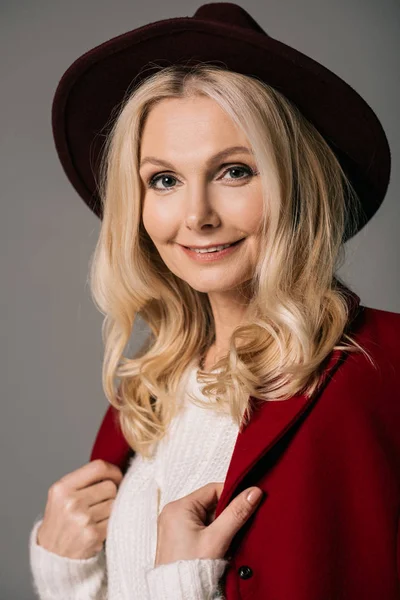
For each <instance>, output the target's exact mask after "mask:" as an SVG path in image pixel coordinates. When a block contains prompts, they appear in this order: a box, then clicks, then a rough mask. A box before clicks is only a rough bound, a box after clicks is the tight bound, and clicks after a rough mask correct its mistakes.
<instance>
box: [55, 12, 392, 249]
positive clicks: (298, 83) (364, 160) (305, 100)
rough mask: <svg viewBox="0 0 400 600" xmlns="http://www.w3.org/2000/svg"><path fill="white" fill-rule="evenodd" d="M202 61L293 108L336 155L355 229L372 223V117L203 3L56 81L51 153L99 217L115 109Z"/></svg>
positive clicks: (96, 54)
mask: <svg viewBox="0 0 400 600" xmlns="http://www.w3.org/2000/svg"><path fill="white" fill-rule="evenodd" d="M160 57H161V58H160ZM199 61H205V62H207V63H208V64H216V65H218V66H220V67H221V66H222V67H225V68H227V69H229V70H231V71H236V72H238V73H242V74H244V75H249V76H254V77H256V78H258V79H261V80H262V81H264V82H266V83H267V84H269V85H271V86H272V87H274V88H275V89H277V90H278V91H279V92H281V93H282V94H284V95H285V96H286V97H287V98H289V100H291V101H292V102H293V103H294V104H296V106H297V107H298V108H299V109H300V111H301V112H302V113H303V115H304V116H305V117H307V119H308V120H309V121H311V122H312V123H313V125H314V126H315V127H316V129H317V130H318V131H319V132H320V133H321V135H322V136H323V137H324V138H325V140H326V141H327V143H328V144H329V146H330V147H331V149H332V150H333V151H334V152H335V154H336V156H337V157H338V159H339V161H340V163H341V165H342V168H343V170H344V171H345V173H346V175H347V176H348V178H349V179H350V181H351V183H352V185H353V187H354V189H355V191H356V192H357V194H358V196H359V198H360V200H361V202H362V206H363V210H364V215H361V217H360V219H359V222H358V226H357V229H356V232H357V231H359V230H360V229H361V228H362V227H363V226H364V225H365V224H366V223H367V222H368V221H369V220H370V219H371V217H372V216H373V215H374V214H375V213H376V211H377V210H378V208H379V206H380V205H381V204H382V202H383V199H384V197H385V194H386V191H387V188H388V185H389V178H390V162H391V160H390V149H389V145H388V141H387V138H386V135H385V132H384V130H383V128H382V125H381V123H380V122H379V120H378V118H377V116H376V115H375V113H374V112H373V110H372V109H371V107H370V106H369V105H368V104H367V103H366V102H365V100H363V98H361V96H360V95H359V94H358V93H357V92H356V91H355V90H354V89H353V88H352V87H351V86H350V85H348V84H347V83H345V82H344V81H343V80H342V79H341V78H340V77H338V76H337V75H335V74H334V73H332V71H330V70H328V69H327V68H325V67H323V66H322V65H321V64H319V63H318V62H316V61H315V60H313V59H311V58H309V57H307V56H306V55H304V54H303V53H302V52H299V51H298V50H295V49H293V48H291V47H290V46H287V45H286V44H284V43H282V42H279V41H277V40H275V39H273V38H272V37H270V36H269V35H268V34H267V33H266V32H265V31H264V30H263V29H262V28H261V27H260V25H258V23H256V21H255V20H254V19H253V18H252V17H251V16H250V15H249V14H248V13H247V11H246V10H244V9H243V8H242V7H240V6H238V5H237V4H233V3H231V2H215V3H209V4H204V5H202V6H200V8H198V10H197V11H196V12H195V14H194V16H193V17H177V18H171V19H164V20H162V21H156V22H154V23H150V24H148V25H144V26H143V27H139V28H137V29H133V30H132V31H128V32H127V33H124V34H122V35H119V36H117V37H114V38H113V39H111V40H108V41H106V42H104V43H103V44H100V45H99V46H96V47H95V48H93V49H92V50H89V51H88V52H86V53H85V54H83V55H82V56H80V57H79V58H78V59H77V60H75V61H74V62H73V64H72V65H71V66H70V67H69V68H68V69H67V71H66V72H65V73H64V75H63V76H62V78H61V80H60V82H59V84H58V86H57V89H56V92H55V96H54V100H53V107H52V127H53V135H54V140H55V145H56V149H57V153H58V156H59V158H60V161H61V164H62V166H63V168H64V170H65V173H66V174H67V176H68V178H69V180H70V182H71V183H72V185H73V186H74V188H75V190H76V191H77V192H78V194H79V195H80V196H81V197H82V198H83V200H84V201H85V202H86V204H87V205H88V206H89V207H90V209H91V210H92V211H93V212H94V213H95V214H96V215H97V216H98V217H99V218H100V219H101V218H102V207H101V203H100V199H99V196H98V190H97V183H98V168H99V164H100V158H101V153H102V150H103V147H104V137H105V135H106V133H107V128H108V127H109V126H110V124H112V117H113V109H114V108H115V107H116V106H118V105H120V104H121V102H122V100H123V99H124V97H125V94H126V92H127V91H128V90H130V89H131V88H132V84H134V85H135V86H137V85H139V84H140V83H141V82H142V81H143V80H144V79H145V78H147V77H148V76H149V75H151V74H153V72H154V71H155V70H159V69H160V68H161V67H164V66H168V65H171V64H185V65H189V64H195V63H197V62H199ZM349 237H350V235H345V240H347V239H349Z"/></svg>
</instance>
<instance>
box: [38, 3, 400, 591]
mask: <svg viewBox="0 0 400 600" xmlns="http://www.w3.org/2000/svg"><path fill="white" fill-rule="evenodd" d="M194 54H196V55H197V56H198V55H199V54H200V58H201V60H202V61H203V62H201V63H200V62H195V64H194V63H191V64H189V62H190V60H189V59H190V57H191V56H193V55H194ZM159 55H162V56H164V57H166V58H168V60H170V64H169V65H167V66H164V68H159V67H158V66H157V68H156V69H155V72H149V70H147V65H148V64H149V62H150V64H151V61H153V60H154V58H155V57H156V56H159ZM267 59H269V60H267ZM221 61H222V63H224V66H221V65H220V64H217V63H218V62H221ZM211 63H213V64H211ZM144 66H146V69H143V67H144ZM247 69H248V70H247ZM150 71H151V69H150ZM134 76H136V77H135V80H134ZM300 76H301V78H300ZM132 80H134V82H135V87H134V88H133V89H132V88H131V85H130V82H132ZM299 81H300V83H301V85H299V84H298V82H299ZM310 92H312V93H310ZM88 107H91V110H92V112H90V111H88V110H85V108H86V109H87V108H88ZM300 107H301V110H299V108H300ZM110 125H111V127H110V128H109V129H107V128H108V126H110ZM53 130H54V134H55V139H56V145H57V150H58V152H59V156H60V159H61V161H62V164H63V166H64V168H65V170H66V172H67V174H68V176H69V178H70V180H71V182H72V183H73V185H74V187H75V188H76V190H77V191H78V192H79V193H80V195H81V196H82V198H83V199H84V201H85V202H86V203H87V204H88V205H89V206H90V207H91V209H92V210H93V211H94V212H95V213H96V214H97V215H98V216H99V217H100V218H101V219H102V227H101V231H100V236H99V240H98V244H97V247H96V250H95V254H94V257H93V258H94V259H93V262H92V266H91V286H92V288H91V289H92V293H93V298H94V301H95V303H96V305H97V306H98V307H99V309H100V310H101V312H103V314H104V315H105V316H106V319H105V323H104V330H103V331H104V340H105V346H106V347H105V359H104V365H103V386H104V390H105V393H106V396H107V398H108V400H109V401H110V407H109V410H108V411H107V414H106V416H105V418H104V421H103V423H102V426H101V428H100V431H99V433H98V436H97V439H96V442H95V445H94V448H93V451H92V456H91V461H90V462H89V463H88V464H86V465H84V466H83V467H81V468H80V469H77V470H76V471H74V472H73V473H69V474H67V475H66V476H64V477H62V478H61V479H60V480H59V481H58V482H56V483H55V484H54V485H53V486H52V487H51V488H50V491H49V496H48V502H47V505H46V509H45V512H44V516H42V515H41V516H40V518H39V519H38V520H37V521H36V523H35V525H34V528H33V529H32V532H31V538H30V551H31V555H30V556H31V566H32V573H33V578H34V584H35V587H36V591H37V592H38V594H39V596H40V597H42V598H47V597H51V598H74V599H75V598H76V599H77V598H94V599H97V600H98V599H99V598H109V599H110V600H116V599H122V598H124V599H132V598H140V599H144V598H156V599H158V598H168V599H169V598H171V599H172V598H174V599H178V598H197V599H202V598H211V597H214V598H227V599H238V598H260V599H263V598H273V599H274V600H283V599H287V598H290V599H291V600H321V599H322V598H324V599H335V600H336V599H340V598H343V599H344V598H363V599H367V598H371V599H372V598H378V597H379V598H381V597H384V598H386V599H388V600H392V599H395V598H399V597H400V596H399V590H400V581H399V570H400V567H399V562H398V554H397V551H398V545H399V543H400V542H399V537H398V536H399V533H398V525H399V519H398V517H399V506H400V492H399V487H400V486H399V482H400V478H399V465H400V441H399V436H398V431H399V427H400V397H399V392H398V388H397V386H396V383H397V382H398V374H399V370H400V349H399V345H398V336H399V333H400V315H397V314H395V313H390V312H388V311H380V310H377V309H371V308H367V307H363V306H361V305H360V302H359V301H360V299H359V298H358V296H357V295H356V294H354V293H353V292H351V291H350V290H349V289H348V288H347V287H346V286H345V285H344V284H342V283H341V282H340V281H339V280H338V278H337V276H336V275H335V272H336V269H337V267H338V262H339V259H341V258H343V244H344V242H345V241H346V240H347V239H349V237H351V236H352V235H354V234H355V233H357V231H359V230H360V229H361V227H362V226H363V225H364V224H365V222H367V221H368V220H369V219H370V218H371V217H372V215H373V214H374V213H375V212H376V210H377V208H378V207H379V205H380V203H381V202H382V201H383V198H384V196H385V193H386V189H387V185H388V182H389V172H390V153H389V149H388V146H387V140H386V137H385V134H384V132H383V130H382V128H381V126H380V124H379V121H378V120H377V119H376V116H375V115H374V113H373V112H372V110H371V109H370V108H369V107H368V106H367V105H366V104H365V102H364V101H363V100H362V99H361V98H360V97H359V96H358V94H356V92H354V90H351V88H349V86H347V84H345V83H344V82H343V81H341V80H340V79H339V78H337V77H336V76H335V75H333V74H332V73H330V72H329V71H327V70H326V69H324V68H323V67H321V66H320V65H318V64H317V63H315V62H314V61H311V59H308V58H307V57H304V55H302V54H301V53H298V52H297V51H295V50H293V49H290V48H288V47H287V46H285V45H284V44H281V43H279V42H276V41H275V40H272V39H271V38H269V36H267V35H266V34H265V32H263V31H262V29H261V28H260V27H259V26H258V25H257V24H256V23H255V22H254V20H253V19H252V18H251V17H250V15H248V13H247V12H246V11H244V10H243V9H242V8H240V7H238V6H236V5H234V4H229V3H222V4H218V3H214V4H208V5H204V6H202V7H200V8H199V9H198V11H197V12H196V14H195V16H194V17H193V18H183V19H170V20H167V21H161V22H158V23H155V24H150V25H148V26H146V27H143V28H140V29H138V30H135V31H133V32H129V33H127V34H125V35H123V36H120V37H119V38H116V39H115V40H111V41H110V42H106V43H105V44H103V45H101V46H99V47H98V48H95V49H94V50H92V51H91V52H89V53H87V55H85V56H84V57H81V58H80V59H78V61H76V62H75V63H74V64H73V65H72V66H71V67H70V69H69V70H68V71H67V73H66V74H65V75H64V77H63V79H62V80H61V82H60V84H59V87H58V89H57V93H56V97H55V100H54V105H53ZM99 133H100V134H101V135H98V134H99ZM104 133H106V144H105V145H104V147H103V146H102V144H101V140H102V136H103V134H104ZM92 169H93V172H92ZM220 246H222V247H220ZM225 246H226V248H225ZM210 247H211V248H210ZM205 250H208V252H207V253H206V252H205ZM137 315H140V316H141V317H142V318H143V319H144V320H145V321H146V322H147V323H148V325H149V327H150V329H151V335H150V336H149V339H148V340H147V342H146V345H145V346H144V347H143V348H141V350H140V352H138V353H136V355H135V356H133V357H129V355H126V356H125V355H124V352H125V349H126V346H127V344H128V342H129V338H130V335H131V332H132V327H133V324H134V320H135V317H136V316H137ZM116 378H118V379H119V380H120V381H119V386H118V388H117V391H116V389H115V385H114V382H115V379H116ZM204 384H206V385H204ZM250 491H254V492H255V495H254V497H253V500H254V501H253V502H250V501H249V500H248V499H247V496H248V493H249V492H250ZM104 542H106V544H105V546H104V545H103V544H104ZM396 544H397V546H396Z"/></svg>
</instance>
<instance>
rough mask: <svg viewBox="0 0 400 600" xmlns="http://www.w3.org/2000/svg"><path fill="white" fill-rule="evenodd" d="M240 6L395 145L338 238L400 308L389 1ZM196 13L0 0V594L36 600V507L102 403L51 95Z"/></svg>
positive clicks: (87, 251) (377, 289) (365, 290)
mask: <svg viewBox="0 0 400 600" xmlns="http://www.w3.org/2000/svg"><path fill="white" fill-rule="evenodd" d="M239 4H241V5H242V6H243V7H245V8H246V9H247V10H248V11H249V12H250V14H252V15H253V16H254V18H255V19H256V20H257V21H258V22H259V23H260V25H261V26H262V27H263V28H264V29H265V30H266V31H267V32H268V33H269V34H270V35H272V37H276V38H277V39H279V40H281V41H283V42H285V43H287V44H289V45H293V46H294V47H296V48H298V49H299V50H301V51H302V52H304V53H305V54H308V55H309V56H311V57H312V58H315V59H316V60H318V61H320V62H322V64H324V65H325V66H327V67H328V68H330V69H332V70H333V71H335V72H336V73H337V74H338V75H340V76H341V77H343V78H344V79H345V80H346V81H347V82H348V83H350V85H352V86H353V87H354V88H355V89H356V90H357V91H358V92H359V93H360V94H361V95H362V96H363V97H364V98H365V100H366V101H367V102H368V103H369V104H370V106H371V107H372V108H373V109H374V110H375V112H376V114H377V115H378V117H379V118H380V120H381V122H382V124H383V127H384V129H385V131H386V132H387V136H388V139H389V144H390V146H391V150H392V176H391V182H390V186H389V190H388V194H387V196H386V199H385V201H384V203H383V205H382V206H381V208H380V209H379V211H378V213H377V214H376V215H375V217H374V218H373V220H372V221H371V222H370V223H369V224H368V225H367V226H366V227H365V228H364V229H363V230H362V231H361V232H360V233H359V234H358V235H357V236H356V237H355V238H353V239H352V240H350V241H349V242H348V243H347V246H346V247H347V258H346V264H345V265H344V267H343V268H342V269H341V271H340V272H339V274H340V275H341V276H342V277H343V278H344V279H345V281H346V282H347V283H348V285H350V287H351V288H352V289H354V290H355V291H356V292H357V293H358V294H359V295H360V297H361V302H362V304H364V305H366V306H370V307H374V308H380V309H383V310H389V311H394V312H400V274H399V256H400V252H399V250H400V243H399V237H400V230H399V224H400V202H399V200H398V197H399V188H400V182H399V173H400V169H399V166H400V148H399V144H400V131H399V129H400V124H399V118H398V114H399V106H400V89H399V73H400V68H399V60H398V56H399V52H400V43H399V37H400V36H399V34H400V27H399V22H400V5H399V4H398V0H380V1H379V2H377V0H375V1H372V0H334V1H333V0H302V1H299V0H269V1H268V2H266V1H260V0H258V1H257V0H254V1H251V2H250V1H248V2H246V3H244V2H239ZM199 5H200V2H191V1H185V2H183V1H182V2H178V1H175V2H172V1H164V2H162V3H161V2H158V3H157V2H154V0H148V1H147V2H145V3H139V2H134V1H131V2H128V1H122V0H114V1H113V2H109V1H107V2H100V1H98V2H95V1H93V0H92V1H89V0H80V1H79V2H78V0H69V1H68V2H66V1H65V2H52V1H50V0H47V1H33V0H32V1H31V2H18V1H13V2H11V1H8V2H4V1H3V2H1V3H0V7H1V8H0V14H1V19H0V22H1V24H0V44H1V56H2V61H1V62H2V68H1V79H0V81H1V84H0V85H1V95H0V102H1V111H0V119H1V141H0V143H1V163H0V164H1V166H0V169H1V205H2V206H1V208H2V212H1V219H0V244H1V248H0V266H1V282H2V285H1V295H0V300H1V312H0V315H1V317H0V318H1V341H2V343H1V353H2V354H1V360H0V365H1V366H0V368H1V381H2V418H1V421H0V422H1V437H0V439H1V452H0V457H1V458H0V460H1V490H2V491H1V494H0V514H1V536H0V545H1V548H0V555H1V565H0V598H1V599H2V600H30V599H31V600H33V597H34V593H33V590H32V586H31V576H30V570H29V562H28V537H29V533H30V529H31V527H32V524H33V521H34V519H35V517H36V516H37V515H38V514H39V513H41V512H42V511H43V510H44V506H45V502H46V497H47V490H48V488H49V486H50V485H51V484H52V483H53V482H54V481H56V480H57V479H59V478H60V477H61V476H62V475H64V474H66V473H68V472H70V471H72V470H75V469H77V468H78V467H80V466H81V465H83V464H84V463H86V462H88V460H89V457H90V451H91V446H92V443H93V441H94V437H95V435H96V432H97V429H98V427H99V425H100V422H101V419H102V417H103V415H104V413H105V410H106V408H107V400H106V398H105V396H104V394H103V392H102V388H101V360H102V352H103V349H102V341H101V330H100V328H101V323H102V318H101V315H100V314H98V313H97V311H96V309H95V307H94V305H93V304H92V301H91V299H90V295H89V289H88V285H87V271H88V261H89V259H90V256H91V253H92V252H93V249H94V246H95V242H96V238H97V236H98V232H99V221H98V220H97V218H96V217H95V216H94V215H93V214H92V213H91V212H90V210H89V209H88V208H87V207H86V205H85V204H84V203H83V201H82V200H81V199H80V198H79V196H78V195H77V194H76V193H75V191H74V190H73V188H72V186H71V185H70V184H69V182H68V180H67V178H66V176H65V175H64V172H63V170H62V168H61V165H60V163H59V162H58V158H57V155H56V152H55V148H54V145H53V139H52V134H51V128H50V110H51V103H52V98H53V93H54V91H55V88H56V85H57V83H58V80H59V78H60V77H61V75H62V74H63V72H64V71H65V70H66V69H67V67H68V66H69V65H70V64H71V63H72V62H73V61H74V60H75V59H76V58H77V57H78V56H79V55H81V54H82V53H83V52H85V51H87V50H89V49H90V48H92V47H93V46H95V45H97V44H99V43H102V42H103V41H105V40H106V39H109V38H111V37H113V36H116V35H118V34H120V33H123V32H125V31H128V30H129V29H133V28H135V27H138V26H140V25H144V24H146V23H148V22H151V21H156V20H159V19H163V18H169V17H178V16H192V15H193V14H194V12H195V10H196V9H197V8H198V6H199ZM145 331H146V330H145ZM134 334H135V332H134ZM138 335H141V336H143V333H141V334H139V333H138ZM138 335H136V336H135V342H134V345H133V347H136V344H137V343H139V342H138V341H137V338H138Z"/></svg>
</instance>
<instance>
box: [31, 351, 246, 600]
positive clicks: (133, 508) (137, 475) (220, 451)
mask: <svg viewBox="0 0 400 600" xmlns="http://www.w3.org/2000/svg"><path fill="white" fill-rule="evenodd" d="M188 392H191V393H192V394H193V393H194V394H195V395H196V396H197V397H199V398H201V399H203V400H206V401H207V398H206V397H205V396H204V395H203V394H202V393H201V390H200V384H199V383H198V382H197V362H193V363H192V364H191V365H190V367H189V369H188V371H187V375H186V377H185V378H184V379H183V382H182V387H181V392H180V399H181V401H180V410H179V412H178V414H177V415H176V417H175V418H174V419H173V421H172V422H171V425H170V428H169V431H168V434H167V435H166V436H165V437H164V438H163V439H162V440H161V442H160V443H159V444H158V446H157V450H156V453H155V456H154V457H152V458H151V459H143V458H142V456H141V455H140V454H138V453H137V454H135V455H134V456H133V457H132V459H131V462H130V464H129V467H128V470H127V472H126V474H125V476H124V478H123V480H122V482H121V484H120V486H119V488H118V493H117V496H116V498H115V500H114V504H113V506H112V509H111V514H110V518H109V522H108V530H107V539H106V543H105V547H103V550H102V551H101V552H99V553H98V554H96V555H95V556H93V557H91V558H88V559H71V558H66V557H62V556H59V555H57V554H54V553H53V552H49V551H48V550H46V549H45V548H43V547H42V546H39V545H38V544H37V530H38V528H39V526H40V523H41V522H42V519H43V515H42V514H41V515H39V517H37V518H36V520H35V523H34V526H33V529H32V530H31V533H30V538H29V550H30V567H31V573H32V576H33V581H32V583H33V588H34V590H35V593H36V594H37V595H38V597H39V598H40V599H41V600H106V599H107V600H146V599H151V600H186V599H187V600H189V599H190V600H205V599H206V598H210V599H211V598H223V595H222V591H221V589H220V587H219V581H220V579H221V577H222V575H223V573H224V571H225V568H226V565H227V563H228V561H227V560H226V559H223V558H221V559H195V560H179V561H176V562H174V563H169V564H165V565H159V566H157V567H154V560H155V554H156V545H157V516H158V514H159V513H160V512H161V510H162V508H163V507H164V506H165V504H167V503H168V502H171V501H173V500H177V499H178V498H182V497H183V496H186V495H187V494H190V493H191V492H193V491H194V490H196V489H198V488H200V487H202V486H203V485H205V484H206V483H209V482H212V481H215V482H217V481H218V482H223V481H224V480H225V477H226V472H227V470H228V466H229V463H230V459H231V456H232V452H233V448H234V445H235V442H236V437H237V434H238V426H237V425H236V423H235V422H234V421H233V419H232V418H231V416H230V415H229V414H221V413H217V412H216V411H214V410H210V409H207V408H202V407H199V406H197V405H196V404H194V403H193V402H192V401H191V399H190V398H189V397H188V395H187V394H188Z"/></svg>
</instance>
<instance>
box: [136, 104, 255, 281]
mask: <svg viewBox="0 0 400 600" xmlns="http://www.w3.org/2000/svg"><path fill="white" fill-rule="evenodd" d="M232 146H244V149H243V150H240V151H236V152H234V151H231V152H229V153H227V154H226V155H224V156H220V157H216V158H213V157H214V156H215V155H216V154H217V153H220V152H221V151H224V150H226V149H227V148H230V147H232ZM246 149H247V152H246ZM140 157H141V164H140V177H141V180H142V182H143V189H144V198H143V225H144V227H145V229H146V231H147V233H148V235H149V236H150V238H151V239H152V241H153V243H154V245H155V246H156V248H157V250H158V252H159V254H160V256H161V258H162V260H163V261H164V263H165V264H166V265H167V267H168V268H169V269H170V271H172V272H173V273H174V274H175V275H176V276H177V277H179V278H181V279H183V280H184V281H186V282H187V283H188V284H189V285H190V286H191V287H192V288H194V289H196V290H198V291H201V292H206V293H208V292H218V291H220V292H222V291H228V290H233V289H235V288H238V286H240V284H242V283H244V282H246V281H248V280H250V279H251V278H252V275H253V272H254V267H255V265H256V263H257V258H258V241H257V234H256V230H257V228H258V227H259V225H260V221H261V215H262V191H261V181H260V177H259V176H258V175H257V174H255V175H253V174H252V171H253V172H254V173H257V169H256V163H255V160H254V158H253V155H252V152H251V149H250V146H249V143H248V141H247V138H246V137H245V135H244V134H243V133H242V132H241V131H240V130H239V129H238V128H237V126H236V125H235V124H234V122H233V121H232V120H231V118H230V117H229V116H228V115H227V114H226V113H225V112H224V111H223V110H222V109H221V108H220V107H219V105H218V104H217V103H216V102H215V101H214V100H212V99H210V98H204V97H201V98H200V97H195V98H191V99H185V100H182V99H175V98H173V99H165V100H162V101H161V102H160V103H159V104H157V105H156V106H154V107H153V109H152V110H151V112H150V113H149V115H148V117H147V120H146V123H145V126H144V129H143V135H142V143H141V149H140ZM151 179H152V180H153V186H154V187H150V183H149V181H150V180H151ZM242 238H245V239H244V240H243V241H242V242H240V243H239V245H238V246H236V247H234V249H233V251H232V250H230V251H228V252H226V253H225V254H224V255H222V254H221V255H219V254H218V255H217V254H215V255H213V254H207V255H204V254H202V256H207V257H209V258H211V257H213V260H209V258H208V259H207V260H197V259H196V258H195V256H198V255H197V254H195V253H194V252H193V253H192V252H190V251H189V252H187V251H186V250H185V249H184V248H183V247H184V246H186V247H191V248H193V247H195V248H199V247H203V246H209V245H212V246H218V245H222V244H228V243H232V242H235V241H237V240H240V239H242Z"/></svg>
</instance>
